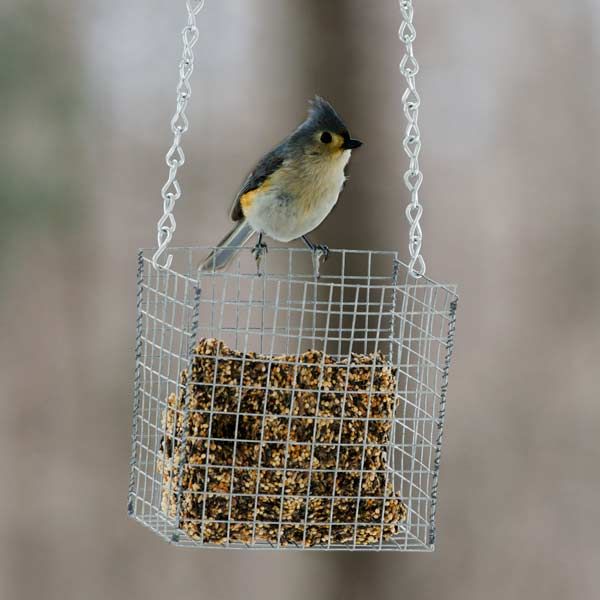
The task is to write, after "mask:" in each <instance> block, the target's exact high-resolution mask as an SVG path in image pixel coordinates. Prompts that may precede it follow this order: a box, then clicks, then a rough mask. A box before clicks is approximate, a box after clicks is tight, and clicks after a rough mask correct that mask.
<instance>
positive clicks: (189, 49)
mask: <svg viewBox="0 0 600 600" xmlns="http://www.w3.org/2000/svg"><path fill="white" fill-rule="evenodd" d="M204 2H205V0H186V3H185V4H186V7H187V12H188V20H187V25H186V26H185V27H184V28H183V31H182V32H181V35H182V38H183V53H182V56H181V61H180V62H179V83H178V85H177V110H176V111H175V114H174V115H173V118H172V119H171V131H172V132H173V136H174V137H173V144H172V146H171V148H169V151H168V152H167V155H166V157H165V161H166V163H167V166H168V167H169V177H168V179H167V181H166V183H165V185H164V186H163V187H162V190H161V196H162V199H163V211H164V212H163V215H162V217H161V218H160V219H159V221H158V224H157V226H156V227H157V240H158V250H157V251H156V252H155V253H154V256H153V257H152V265H153V266H154V268H155V269H157V270H158V269H161V268H162V269H168V268H169V267H170V266H171V262H172V261H173V255H171V254H169V256H168V257H167V261H166V263H165V264H164V265H161V264H160V263H159V262H158V261H159V259H160V257H161V256H162V255H163V254H164V253H165V251H166V250H167V248H168V247H169V244H170V243H171V240H172V239H173V234H174V233H175V229H176V228H177V223H176V222H175V217H174V216H173V209H174V208H175V203H176V202H177V200H179V198H181V186H180V185H179V182H178V181H177V170H178V169H179V167H181V166H182V165H183V164H184V163H185V154H184V153H183V150H182V148H181V138H182V136H183V134H184V133H185V132H186V131H187V130H188V128H189V121H188V118H187V116H186V114H185V110H186V108H187V105H188V101H189V99H190V96H191V95H192V88H191V86H190V77H191V75H192V72H193V71H194V52H193V48H194V46H195V45H196V42H197V41H198V38H199V37H200V33H199V31H198V27H197V26H196V15H197V14H198V13H199V12H200V11H201V10H202V9H203V8H204Z"/></svg>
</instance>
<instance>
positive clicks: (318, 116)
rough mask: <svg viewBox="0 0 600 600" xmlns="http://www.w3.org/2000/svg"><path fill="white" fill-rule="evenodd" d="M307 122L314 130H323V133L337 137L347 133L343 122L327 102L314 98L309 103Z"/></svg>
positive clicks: (317, 97)
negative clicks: (329, 132)
mask: <svg viewBox="0 0 600 600" xmlns="http://www.w3.org/2000/svg"><path fill="white" fill-rule="evenodd" d="M308 115H309V116H308V118H309V122H310V123H311V125H313V127H315V128H316V129H323V130H325V131H331V132H333V133H337V134H338V135H344V134H345V133H347V130H348V128H347V127H346V125H345V123H344V121H342V119H341V117H340V116H339V115H338V114H337V112H335V109H334V108H333V106H331V104H329V102H327V100H325V99H324V98H321V97H320V96H316V97H315V99H314V100H312V101H311V103H310V110H309V112H308Z"/></svg>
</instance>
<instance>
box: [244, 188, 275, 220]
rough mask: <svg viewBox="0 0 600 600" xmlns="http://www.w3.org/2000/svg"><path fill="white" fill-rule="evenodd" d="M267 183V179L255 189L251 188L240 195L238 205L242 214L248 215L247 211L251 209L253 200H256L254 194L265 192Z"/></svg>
mask: <svg viewBox="0 0 600 600" xmlns="http://www.w3.org/2000/svg"><path fill="white" fill-rule="evenodd" d="M269 185H270V184H269V180H268V179H267V180H265V181H263V183H262V185H260V186H259V187H257V188H256V189H255V190H251V191H249V192H246V193H245V194H244V195H243V196H240V206H241V207H242V212H243V213H244V215H246V216H247V215H248V211H249V210H252V205H253V204H254V200H256V196H258V194H262V193H264V192H266V191H267V190H268V189H269Z"/></svg>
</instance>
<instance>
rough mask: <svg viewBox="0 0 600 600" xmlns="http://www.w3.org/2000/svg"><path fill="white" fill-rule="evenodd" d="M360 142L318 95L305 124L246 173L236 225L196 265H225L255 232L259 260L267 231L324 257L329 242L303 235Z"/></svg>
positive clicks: (320, 214) (334, 191) (317, 219)
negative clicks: (200, 263)
mask: <svg viewBox="0 0 600 600" xmlns="http://www.w3.org/2000/svg"><path fill="white" fill-rule="evenodd" d="M360 146H362V142H359V141H358V140H353V139H352V138H351V137H350V133H349V132H348V128H347V127H346V125H345V124H344V122H343V121H342V119H341V118H340V117H339V115H338V114H337V113H336V111H335V110H334V108H333V107H332V106H331V104H329V102H327V101H326V100H324V99H323V98H320V97H318V96H317V97H316V98H315V99H314V100H313V101H312V102H311V107H310V110H309V114H308V117H307V119H306V120H305V121H304V123H302V124H301V125H300V126H299V127H298V128H297V129H296V130H295V131H294V132H293V133H292V134H291V135H290V136H289V137H287V138H286V139H285V140H283V141H282V142H281V143H280V144H279V145H278V146H277V147H276V148H275V149H273V150H272V151H271V152H269V153H268V154H267V155H266V156H264V157H263V158H262V160H261V161H260V162H259V163H258V164H257V166H256V167H255V168H254V170H253V171H252V172H251V173H250V175H249V176H248V178H247V179H246V182H245V183H244V185H243V187H242V189H241V191H240V192H239V194H238V196H237V198H236V199H235V202H234V204H233V207H232V209H231V213H230V214H231V219H232V220H233V221H235V222H236V225H235V228H234V229H233V230H232V231H231V232H230V233H229V234H228V235H227V237H226V238H225V239H224V240H223V241H222V242H221V243H220V244H219V245H218V247H217V249H216V250H214V251H213V252H212V253H211V254H210V255H209V256H208V257H207V258H206V260H205V261H204V262H203V263H202V265H201V266H200V268H201V269H202V270H203V271H213V270H221V269H224V268H226V267H227V265H228V264H229V263H230V262H231V260H232V259H233V258H234V257H235V255H236V254H237V252H238V251H239V248H240V247H241V246H243V245H244V244H246V243H247V242H248V240H249V239H250V238H251V237H252V236H253V235H254V234H255V233H258V236H259V237H258V243H257V244H256V246H255V247H254V249H253V254H254V256H255V258H256V260H257V262H260V258H261V256H262V255H263V254H264V253H265V252H266V251H267V246H266V244H265V243H264V242H263V237H264V236H265V235H266V236H268V237H270V238H273V239H274V240H277V241H280V242H290V241H291V240H295V239H298V238H302V240H303V241H304V243H305V244H306V245H307V246H308V247H309V248H310V249H311V250H312V251H313V252H314V253H319V254H320V255H323V256H325V257H327V254H328V248H327V246H321V245H316V244H313V243H312V242H311V241H310V240H309V239H308V238H307V237H306V235H307V234H308V233H309V232H311V231H312V230H313V229H315V228H316V227H318V226H319V225H320V224H321V223H322V222H323V220H324V219H325V218H326V217H327V215H328V214H329V213H330V212H331V210H332V209H333V207H334V206H335V204H336V202H337V200H338V197H339V195H340V192H341V191H342V188H343V186H344V182H345V181H346V175H345V172H344V169H345V168H346V165H347V164H348V161H349V160H350V155H351V154H352V150H354V149H356V148H360Z"/></svg>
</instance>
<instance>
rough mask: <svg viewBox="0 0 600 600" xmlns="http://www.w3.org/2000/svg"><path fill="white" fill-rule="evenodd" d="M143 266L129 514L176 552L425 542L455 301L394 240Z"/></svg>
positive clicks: (181, 253) (144, 260)
mask: <svg viewBox="0 0 600 600" xmlns="http://www.w3.org/2000/svg"><path fill="white" fill-rule="evenodd" d="M209 251H210V249H209V248H180V249H176V250H173V257H174V259H173V262H172V264H171V265H170V266H169V268H163V269H160V270H156V269H154V268H153V267H152V259H151V256H152V254H151V253H150V252H141V253H140V255H139V265H138V295H137V310H138V313H137V344H136V378H135V403H134V416H133V440H132V442H133V443H132V459H131V480H130V491H129V512H130V514H131V515H132V516H134V517H135V518H136V519H137V520H138V521H140V522H141V523H143V524H144V525H146V526H147V527H149V528H151V529H152V530H153V531H155V532H156V533H157V534H159V535H160V536H162V537H163V538H165V539H167V540H168V541H170V542H173V543H175V544H177V545H181V546H200V547H203V546H215V547H226V548H298V549H299V548H302V549H361V550H431V549H433V546H434V542H435V532H436V527H435V520H436V505H437V481H438V472H439V459H440V451H441V441H442V432H443V425H444V414H445V402H446V389H447V379H448V368H449V363H450V356H451V353H452V348H453V335H454V324H455V311H456V305H457V296H456V293H455V290H454V288H453V287H448V286H444V285H439V284H437V283H434V282H433V281H431V280H429V279H427V278H425V277H422V278H420V279H415V278H414V277H413V276H412V275H411V274H410V270H409V268H408V267H407V266H406V265H404V264H403V263H402V262H401V261H400V260H399V259H398V255H397V253H396V252H371V251H350V250H337V251H332V252H331V254H330V257H329V260H328V261H327V262H326V263H325V265H324V266H323V268H322V270H321V273H320V277H318V278H317V277H316V276H315V273H314V269H313V265H312V261H311V254H310V252H308V251H307V250H303V249H299V248H272V250H271V252H270V253H269V255H268V257H267V259H266V261H265V262H264V263H263V266H262V273H261V275H260V276H259V275H257V272H256V264H255V262H254V259H253V257H252V256H251V251H250V249H242V251H241V252H240V254H239V256H238V258H237V259H236V262H235V264H234V265H233V267H232V268H230V269H228V270H227V271H224V272H216V273H203V272H201V271H198V269H197V265H198V264H199V262H200V259H201V258H202V257H204V256H205V255H206V254H207V253H208V252H209Z"/></svg>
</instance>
